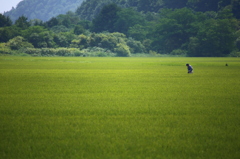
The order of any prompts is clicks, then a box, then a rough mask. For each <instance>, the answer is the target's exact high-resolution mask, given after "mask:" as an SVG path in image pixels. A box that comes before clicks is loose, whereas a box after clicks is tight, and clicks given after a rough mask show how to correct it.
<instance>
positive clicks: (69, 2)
mask: <svg viewBox="0 0 240 159" xmlns="http://www.w3.org/2000/svg"><path fill="white" fill-rule="evenodd" d="M82 1H83V0H23V1H21V2H20V3H19V4H18V5H17V7H16V8H13V9H12V10H10V11H8V12H6V13H5V14H4V15H6V16H9V17H10V18H11V19H12V20H13V21H15V20H16V19H18V17H20V16H22V15H24V16H26V17H27V18H28V19H41V20H43V21H47V20H49V19H50V18H52V17H55V16H57V15H59V14H65V13H67V12H68V11H75V10H76V9H77V7H79V6H80V5H81V3H82Z"/></svg>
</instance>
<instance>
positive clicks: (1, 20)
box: [0, 14, 12, 27]
mask: <svg viewBox="0 0 240 159" xmlns="http://www.w3.org/2000/svg"><path fill="white" fill-rule="evenodd" d="M11 25H12V21H11V19H10V18H9V16H7V17H6V16H4V15H2V14H0V27H5V26H11Z"/></svg>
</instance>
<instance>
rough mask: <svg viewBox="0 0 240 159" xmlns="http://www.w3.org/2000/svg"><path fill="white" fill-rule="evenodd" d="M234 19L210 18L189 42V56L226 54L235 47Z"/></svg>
mask: <svg viewBox="0 0 240 159" xmlns="http://www.w3.org/2000/svg"><path fill="white" fill-rule="evenodd" d="M237 23H238V22H237V20H235V19H210V20H207V21H206V22H205V23H204V24H203V25H202V27H201V28H200V30H199V32H198V34H197V36H196V37H192V38H191V40H190V43H189V46H188V48H189V51H188V55H189V56H210V57H217V56H227V55H228V54H230V53H231V52H232V51H233V50H234V49H235V48H236V46H235V41H236V40H237V36H236V34H235V32H236V28H237Z"/></svg>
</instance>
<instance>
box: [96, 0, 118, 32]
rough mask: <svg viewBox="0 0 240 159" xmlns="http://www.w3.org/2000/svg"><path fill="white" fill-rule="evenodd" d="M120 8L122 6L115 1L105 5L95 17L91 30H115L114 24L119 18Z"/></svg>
mask: <svg viewBox="0 0 240 159" xmlns="http://www.w3.org/2000/svg"><path fill="white" fill-rule="evenodd" d="M120 10H121V8H120V7H118V6H117V5H116V4H114V3H112V4H109V5H106V6H104V7H103V8H102V10H101V11H100V13H99V14H98V15H97V16H96V18H94V19H93V21H92V23H93V26H92V29H91V30H92V31H93V32H102V31H109V32H114V31H115V30H114V24H115V23H116V21H117V19H118V15H117V12H119V11H120Z"/></svg>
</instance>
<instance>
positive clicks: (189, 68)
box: [186, 63, 193, 73]
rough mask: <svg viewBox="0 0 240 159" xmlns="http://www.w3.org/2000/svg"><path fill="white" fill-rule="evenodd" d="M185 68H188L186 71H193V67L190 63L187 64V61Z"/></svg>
mask: <svg viewBox="0 0 240 159" xmlns="http://www.w3.org/2000/svg"><path fill="white" fill-rule="evenodd" d="M186 66H187V69H188V73H193V67H192V66H191V65H189V64H188V63H187V64H186Z"/></svg>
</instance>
